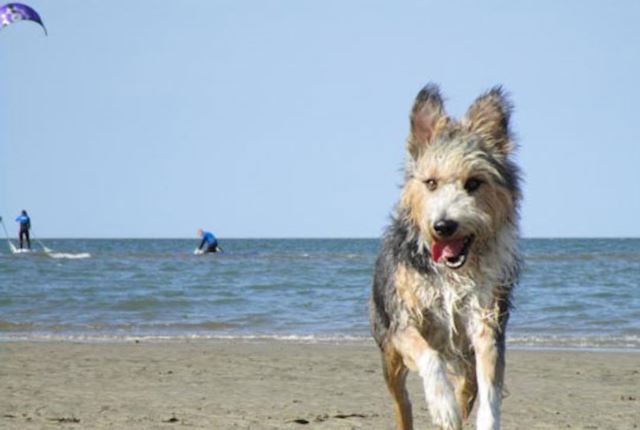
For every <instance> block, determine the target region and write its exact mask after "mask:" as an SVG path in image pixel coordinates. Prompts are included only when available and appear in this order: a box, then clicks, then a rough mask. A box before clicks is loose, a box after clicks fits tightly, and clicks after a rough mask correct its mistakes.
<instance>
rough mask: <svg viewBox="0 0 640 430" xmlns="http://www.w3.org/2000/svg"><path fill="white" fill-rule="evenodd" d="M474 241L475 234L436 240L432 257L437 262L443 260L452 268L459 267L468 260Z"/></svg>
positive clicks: (432, 247) (432, 246) (432, 249)
mask: <svg viewBox="0 0 640 430" xmlns="http://www.w3.org/2000/svg"><path fill="white" fill-rule="evenodd" d="M472 242H473V236H466V237H461V238H458V239H452V240H442V241H437V240H434V241H433V244H432V245H431V257H432V258H433V261H435V262H436V263H439V262H440V260H442V261H443V262H444V264H445V265H446V266H447V267H449V268H450V269H459V268H461V267H462V266H464V263H466V262H467V256H468V255H469V248H471V243H472Z"/></svg>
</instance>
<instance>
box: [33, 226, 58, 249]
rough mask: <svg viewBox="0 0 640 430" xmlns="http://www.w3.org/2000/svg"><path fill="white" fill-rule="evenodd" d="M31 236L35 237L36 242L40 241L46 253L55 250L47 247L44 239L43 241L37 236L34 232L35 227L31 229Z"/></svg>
mask: <svg viewBox="0 0 640 430" xmlns="http://www.w3.org/2000/svg"><path fill="white" fill-rule="evenodd" d="M31 237H32V238H33V240H35V241H36V242H38V243H39V244H40V246H41V247H42V249H44V252H45V253H46V254H49V253H52V252H53V250H52V249H49V248H47V247H46V246H45V245H44V243H42V241H41V240H40V239H38V238H36V235H35V234H34V233H33V229H31Z"/></svg>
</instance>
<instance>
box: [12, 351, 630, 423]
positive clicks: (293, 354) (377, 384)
mask: <svg viewBox="0 0 640 430" xmlns="http://www.w3.org/2000/svg"><path fill="white" fill-rule="evenodd" d="M0 381H1V384H0V428H2V429H61V428H64V429H170V428H192V429H393V428H394V427H393V425H394V422H393V416H392V411H391V403H390V402H389V398H388V395H387V392H386V388H385V386H384V383H383V381H382V376H381V373H380V362H379V357H378V352H377V349H376V348H375V346H373V345H372V344H369V343H362V344H357V343H350V344H304V343H293V342H279V341H271V342H241V341H197V342H186V341H183V342H177V341H176V342H164V343H159V342H158V343H148V342H141V343H120V344H88V343H87V344H81V343H63V342H43V343H40V342H16V343H14V342H10V343H0ZM409 391H410V393H411V397H412V400H413V405H414V416H415V426H416V428H417V429H420V428H428V429H431V428H433V426H432V425H431V422H430V419H429V416H428V411H427V410H426V407H425V404H424V396H423V395H422V392H421V384H420V381H419V379H418V378H417V377H416V376H415V375H412V376H411V377H410V380H409ZM507 391H508V395H507V397H506V398H505V400H504V403H503V429H523V430H524V429H567V428H571V429H612V430H613V429H615V430H624V429H636V428H640V353H633V352H631V353H630V352H579V351H523V350H513V349H511V350H509V352H508V355H507ZM465 428H469V429H471V428H474V426H473V425H472V424H467V425H466V426H465Z"/></svg>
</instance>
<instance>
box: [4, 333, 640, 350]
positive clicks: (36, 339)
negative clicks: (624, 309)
mask: <svg viewBox="0 0 640 430" xmlns="http://www.w3.org/2000/svg"><path fill="white" fill-rule="evenodd" d="M536 338H537V339H539V338H538V337H536ZM31 342H33V343H61V344H64V343H69V344H116V345H117V344H131V343H135V344H139V343H153V344H157V343H197V342H202V343H208V342H212V343H215V342H238V343H264V342H282V343H290V344H303V345H314V344H336V345H356V346H358V345H367V344H371V345H373V340H372V338H371V337H370V336H357V335H335V336H329V335H327V336H322V335H209V334H207V335H204V334H203V335H201V334H185V335H163V334H159V335H152V334H150V335H131V334H129V335H110V334H104V335H97V334H65V335H63V334H29V335H22V336H21V335H9V336H2V335H1V334H0V345H2V344H7V343H31ZM507 349H512V350H516V351H567V352H581V351H582V352H611V353H631V354H635V353H640V347H638V346H636V345H633V346H618V345H603V346H598V345H591V344H586V345H585V344H584V342H582V343H579V342H577V341H576V342H575V343H573V344H562V343H558V342H553V341H550V342H549V343H548V344H544V343H541V342H537V343H526V342H522V341H521V340H516V341H513V340H512V341H510V340H509V339H507Z"/></svg>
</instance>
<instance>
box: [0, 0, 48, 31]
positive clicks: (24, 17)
mask: <svg viewBox="0 0 640 430" xmlns="http://www.w3.org/2000/svg"><path fill="white" fill-rule="evenodd" d="M16 21H33V22H37V23H38V24H40V26H41V27H42V29H43V30H44V34H45V35H46V34H47V29H46V28H45V26H44V24H43V23H42V19H40V15H38V12H36V11H35V10H33V9H32V8H30V7H29V6H27V5H26V4H22V3H9V4H6V5H4V6H0V28H5V27H6V26H8V25H9V24H13V23H14V22H16Z"/></svg>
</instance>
